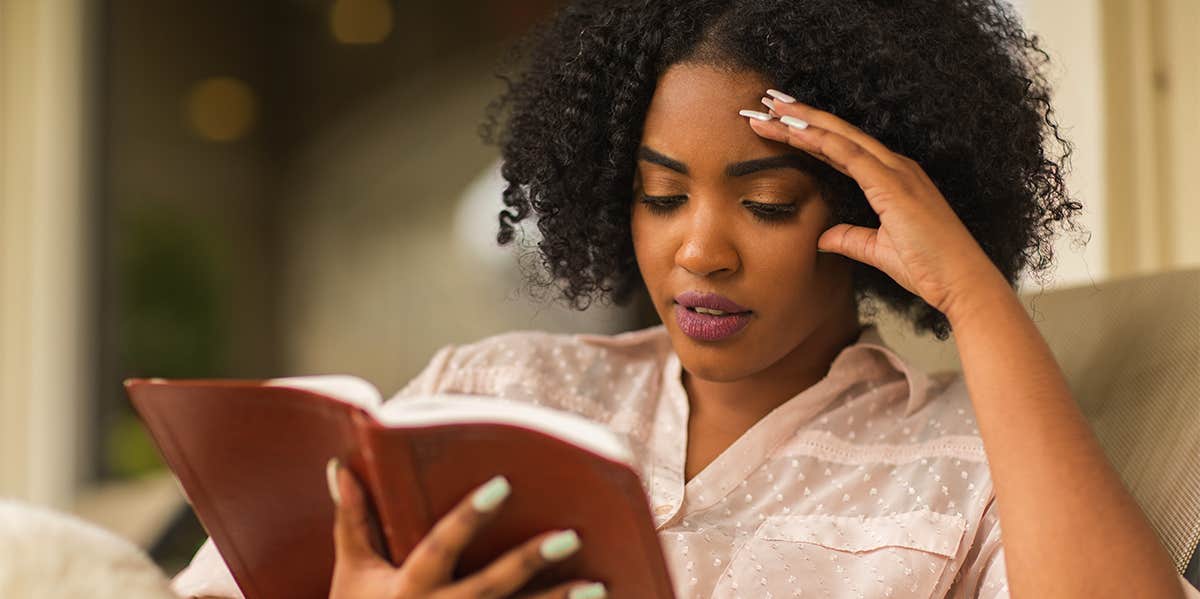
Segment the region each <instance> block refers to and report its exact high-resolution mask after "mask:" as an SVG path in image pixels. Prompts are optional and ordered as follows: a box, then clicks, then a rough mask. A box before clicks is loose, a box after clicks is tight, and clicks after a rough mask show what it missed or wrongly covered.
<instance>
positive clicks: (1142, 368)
mask: <svg viewBox="0 0 1200 599" xmlns="http://www.w3.org/2000/svg"><path fill="white" fill-rule="evenodd" d="M1022 297H1023V300H1024V302H1025V304H1026V307H1027V308H1028V309H1029V310H1030V313H1031V315H1032V316H1033V317H1034V320H1035V321H1036V322H1037V324H1038V327H1039V328H1040V329H1041V331H1042V334H1043V335H1045V337H1046V339H1047V341H1048V342H1049V344H1050V347H1051V348H1052V349H1053V350H1054V354H1055V356H1057V358H1058V361H1059V364H1060V365H1061V366H1062V367H1063V370H1064V372H1065V373H1066V375H1067V378H1068V379H1069V381H1070V384H1071V388H1072V390H1073V391H1074V394H1075V397H1076V400H1077V401H1078V402H1079V403H1080V406H1081V407H1082V408H1083V411H1084V413H1085V414H1086V415H1087V417H1088V419H1089V420H1090V421H1091V423H1092V427H1093V428H1094V430H1095V431H1096V434H1097V436H1099V438H1100V441H1101V443H1102V444H1103V445H1104V448H1105V450H1106V451H1107V453H1108V457H1109V459H1110V460H1111V461H1112V463H1113V464H1114V465H1115V466H1116V468H1117V470H1118V471H1119V472H1120V473H1121V477H1122V478H1123V479H1124V481H1125V484H1126V486H1127V487H1128V488H1129V490H1130V491H1131V492H1132V493H1133V495H1134V497H1136V498H1137V500H1138V502H1139V503H1140V504H1141V506H1142V508H1143V509H1144V510H1145V511H1146V514H1147V515H1148V516H1149V518H1150V521H1151V523H1152V524H1153V525H1154V527H1155V529H1156V530H1157V531H1158V534H1159V537H1160V538H1161V539H1162V542H1163V545H1164V546H1165V547H1166V548H1167V550H1168V551H1169V552H1170V554H1171V558H1172V559H1173V560H1174V561H1175V565H1176V567H1177V568H1178V569H1179V571H1180V572H1181V573H1184V574H1185V577H1186V578H1188V580H1189V581H1190V582H1191V583H1192V584H1193V585H1196V586H1197V587H1200V549H1198V548H1197V543H1198V542H1200V270H1188V271H1177V272H1168V273H1163V274H1156V275H1149V276H1142V277H1136V278H1129V279H1123V280H1116V281H1111V282H1106V283H1101V284H1097V285H1087V286H1082V287H1075V288H1070V289H1062V290H1056V291H1051V292H1046V293H1040V294H1027V295H1023V296H1022ZM880 329H881V332H882V334H883V336H884V339H885V340H886V341H887V342H888V343H889V344H891V345H892V346H893V347H895V348H896V349H897V350H898V351H899V352H900V353H901V354H902V355H905V356H910V357H912V359H914V360H916V361H917V362H918V363H920V364H921V365H923V366H925V367H927V368H929V369H932V370H943V369H958V368H959V363H958V356H957V353H956V352H955V350H954V346H953V342H952V341H947V342H945V343H939V342H938V341H937V340H936V339H934V338H932V337H931V336H925V337H917V336H915V335H913V334H912V332H911V330H910V329H907V328H905V327H904V326H902V325H900V324H898V321H896V320H895V319H892V318H882V319H881V322H880Z"/></svg>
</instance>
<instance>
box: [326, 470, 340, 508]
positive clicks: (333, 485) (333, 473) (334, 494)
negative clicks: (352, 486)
mask: <svg viewBox="0 0 1200 599" xmlns="http://www.w3.org/2000/svg"><path fill="white" fill-rule="evenodd" d="M339 466H340V464H339V463H338V459H337V458H329V461H328V462H325V484H327V485H329V496H330V497H331V498H333V504H334V505H340V504H341V503H342V494H341V492H340V491H338V480H337V471H338V467H339Z"/></svg>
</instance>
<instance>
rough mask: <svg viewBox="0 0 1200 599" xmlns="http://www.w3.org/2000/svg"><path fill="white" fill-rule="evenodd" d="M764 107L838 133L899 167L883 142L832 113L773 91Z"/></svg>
mask: <svg viewBox="0 0 1200 599" xmlns="http://www.w3.org/2000/svg"><path fill="white" fill-rule="evenodd" d="M789 100H790V101H789ZM763 105H765V106H768V108H770V109H771V111H772V112H774V113H776V114H778V115H779V118H782V117H785V116H790V117H793V118H798V119H800V120H802V121H804V122H806V123H808V124H809V125H811V126H814V127H817V128H819V129H822V130H824V131H831V132H833V133H837V134H838V135H840V136H842V137H845V138H846V139H848V140H850V141H852V142H854V143H855V144H857V145H859V146H862V148H863V149H865V150H867V151H868V152H870V153H871V154H872V155H874V156H875V157H876V158H878V159H879V161H880V162H883V163H884V164H887V165H888V166H893V167H895V166H899V164H898V161H897V160H895V158H898V156H897V155H896V153H895V152H892V151H891V150H889V149H888V147H887V146H885V145H883V142H881V141H879V140H877V139H875V138H874V137H871V136H870V135H867V134H866V132H864V131H863V130H862V129H859V128H858V127H856V126H854V125H852V124H850V123H848V122H846V121H845V120H843V119H841V118H840V117H838V116H836V115H834V114H832V113H829V112H826V111H824V110H818V109H816V108H813V107H812V106H809V105H807V104H804V103H802V102H797V101H796V99H795V98H792V97H791V96H789V95H787V94H784V93H782V92H779V91H776V90H773V89H771V90H767V97H764V98H763Z"/></svg>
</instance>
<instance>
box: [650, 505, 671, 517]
mask: <svg viewBox="0 0 1200 599" xmlns="http://www.w3.org/2000/svg"><path fill="white" fill-rule="evenodd" d="M654 513H655V515H658V516H666V515H667V514H669V513H671V506H670V504H666V503H664V504H662V505H656V506H654Z"/></svg>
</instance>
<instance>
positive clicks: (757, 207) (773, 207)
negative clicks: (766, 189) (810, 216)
mask: <svg viewBox="0 0 1200 599" xmlns="http://www.w3.org/2000/svg"><path fill="white" fill-rule="evenodd" d="M742 205H743V206H745V207H746V208H748V209H749V210H750V213H751V214H753V215H754V218H756V219H758V220H761V221H763V222H768V223H777V222H782V221H785V220H787V219H789V218H791V217H793V216H795V215H796V204H794V203H793V204H771V203H764V202H752V201H750V200H742Z"/></svg>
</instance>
